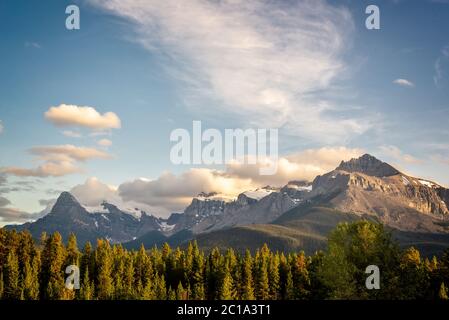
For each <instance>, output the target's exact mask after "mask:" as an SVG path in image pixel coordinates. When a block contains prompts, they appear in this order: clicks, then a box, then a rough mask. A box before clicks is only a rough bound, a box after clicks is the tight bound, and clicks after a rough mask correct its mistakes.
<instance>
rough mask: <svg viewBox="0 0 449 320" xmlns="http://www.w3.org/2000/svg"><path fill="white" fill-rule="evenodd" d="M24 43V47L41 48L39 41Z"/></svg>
mask: <svg viewBox="0 0 449 320" xmlns="http://www.w3.org/2000/svg"><path fill="white" fill-rule="evenodd" d="M24 45H25V47H26V48H35V49H41V48H42V46H41V45H40V44H39V43H37V42H33V41H26V42H25V44H24Z"/></svg>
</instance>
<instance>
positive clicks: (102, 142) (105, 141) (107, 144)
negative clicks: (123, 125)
mask: <svg viewBox="0 0 449 320" xmlns="http://www.w3.org/2000/svg"><path fill="white" fill-rule="evenodd" d="M97 144H98V145H99V146H102V147H110V146H112V141H111V140H109V139H101V140H98V141H97Z"/></svg>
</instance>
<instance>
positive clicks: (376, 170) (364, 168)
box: [337, 153, 400, 177]
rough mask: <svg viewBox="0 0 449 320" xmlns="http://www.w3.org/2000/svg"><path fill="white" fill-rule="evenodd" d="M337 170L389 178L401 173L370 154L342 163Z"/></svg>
mask: <svg viewBox="0 0 449 320" xmlns="http://www.w3.org/2000/svg"><path fill="white" fill-rule="evenodd" d="M337 170H343V171H347V172H360V173H363V174H366V175H369V176H375V177H389V176H394V175H396V174H399V173H400V172H399V171H398V170H396V169H395V168H393V167H392V166H391V165H389V164H388V163H386V162H383V161H380V160H379V159H377V158H376V157H374V156H372V155H370V154H367V153H366V154H364V155H363V156H361V157H359V158H353V159H351V160H349V161H342V162H341V163H340V165H339V166H338V167H337Z"/></svg>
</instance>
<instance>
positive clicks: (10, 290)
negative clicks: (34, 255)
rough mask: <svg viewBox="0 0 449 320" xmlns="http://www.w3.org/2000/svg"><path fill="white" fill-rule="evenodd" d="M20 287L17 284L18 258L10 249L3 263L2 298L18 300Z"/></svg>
mask: <svg viewBox="0 0 449 320" xmlns="http://www.w3.org/2000/svg"><path fill="white" fill-rule="evenodd" d="M20 297H21V288H20V284H19V260H18V258H17V255H16V253H15V252H14V251H13V250H11V251H10V252H9V253H8V256H7V258H6V264H5V265H4V289H3V298H4V299H7V300H19V299H20Z"/></svg>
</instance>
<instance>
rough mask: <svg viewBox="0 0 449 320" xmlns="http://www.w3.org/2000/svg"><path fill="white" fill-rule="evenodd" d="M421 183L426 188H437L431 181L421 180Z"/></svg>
mask: <svg viewBox="0 0 449 320" xmlns="http://www.w3.org/2000/svg"><path fill="white" fill-rule="evenodd" d="M419 182H420V183H421V184H422V185H424V186H426V187H429V188H433V187H435V186H436V185H435V184H434V183H432V182H430V181H427V180H419Z"/></svg>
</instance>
